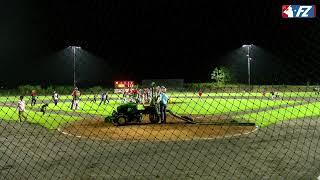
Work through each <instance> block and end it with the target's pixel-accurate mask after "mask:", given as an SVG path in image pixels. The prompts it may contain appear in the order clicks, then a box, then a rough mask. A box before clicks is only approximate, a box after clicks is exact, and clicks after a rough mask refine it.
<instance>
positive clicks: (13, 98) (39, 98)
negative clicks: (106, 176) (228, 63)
mask: <svg viewBox="0 0 320 180" xmlns="http://www.w3.org/2000/svg"><path fill="white" fill-rule="evenodd" d="M168 95H169V96H172V97H189V96H198V93H197V92H168ZM279 95H280V96H281V97H293V98H294V97H306V98H308V97H319V98H320V95H317V94H315V93H314V92H281V93H279ZM202 96H203V97H215V96H225V97H229V96H239V97H248V96H255V97H262V94H261V93H260V92H252V93H242V92H235V93H212V92H211V93H206V92H204V93H203V95H202ZM266 96H267V97H271V94H270V93H266ZM81 98H82V99H88V98H89V99H93V95H92V94H88V95H82V96H81ZM96 98H97V100H100V95H96ZM109 98H119V99H122V98H123V96H122V95H121V94H109ZM59 99H60V100H62V101H63V100H67V99H68V100H71V99H72V97H71V96H70V95H60V96H59ZM18 100H19V96H2V97H0V102H16V101H18ZM24 100H25V101H27V102H30V101H31V96H25V98H24ZM43 100H52V97H51V95H48V96H37V101H43Z"/></svg>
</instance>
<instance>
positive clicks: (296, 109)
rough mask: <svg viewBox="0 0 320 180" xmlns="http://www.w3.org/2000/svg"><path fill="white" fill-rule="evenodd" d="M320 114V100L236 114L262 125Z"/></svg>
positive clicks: (238, 117)
mask: <svg viewBox="0 0 320 180" xmlns="http://www.w3.org/2000/svg"><path fill="white" fill-rule="evenodd" d="M314 116H320V102H316V103H310V104H305V105H297V106H291V107H287V108H280V109H275V110H269V111H263V112H259V113H250V114H245V115H240V116H236V119H239V120H246V121H248V122H254V123H256V125H258V126H260V127H267V126H269V125H271V124H276V123H280V122H282V121H288V120H293V119H298V118H305V117H314Z"/></svg>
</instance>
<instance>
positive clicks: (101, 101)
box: [99, 91, 106, 106]
mask: <svg viewBox="0 0 320 180" xmlns="http://www.w3.org/2000/svg"><path fill="white" fill-rule="evenodd" d="M102 103H104V104H106V92H104V91H103V92H101V99H100V104H99V106H100V105H101V104H102Z"/></svg>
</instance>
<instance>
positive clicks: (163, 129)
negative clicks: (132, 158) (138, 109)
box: [59, 116, 256, 141]
mask: <svg viewBox="0 0 320 180" xmlns="http://www.w3.org/2000/svg"><path fill="white" fill-rule="evenodd" d="M198 119H199V118H198ZM219 121H221V120H219ZM222 121H226V120H222ZM254 130H256V126H240V125H200V124H187V123H186V122H184V121H179V120H176V119H175V118H171V117H170V116H169V118H168V120H167V124H150V123H141V124H134V125H133V124H131V125H126V126H118V127H117V126H114V125H113V124H111V123H106V122H104V121H103V119H85V120H82V121H77V122H73V123H69V124H67V125H64V126H63V127H60V128H59V131H60V132H62V133H64V134H68V135H72V136H76V137H83V138H90V139H100V140H150V141H152V140H158V141H159V140H160V141H164V140H170V141H173V140H192V139H215V138H224V137H232V136H239V135H243V134H248V133H250V132H252V131H254Z"/></svg>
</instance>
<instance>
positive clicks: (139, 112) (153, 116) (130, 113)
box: [105, 83, 160, 126]
mask: <svg viewBox="0 0 320 180" xmlns="http://www.w3.org/2000/svg"><path fill="white" fill-rule="evenodd" d="M157 98H158V97H157V93H156V92H155V84H154V83H152V98H151V102H150V105H146V106H143V107H144V108H143V109H138V103H132V102H129V103H125V104H122V105H120V106H118V107H117V110H116V111H113V112H112V115H111V116H108V117H106V118H105V122H112V123H113V124H114V125H115V126H122V125H126V124H130V123H140V122H142V117H143V115H147V116H148V117H149V121H150V122H151V123H153V124H154V123H158V122H159V119H160V115H159V103H158V102H157Z"/></svg>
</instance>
